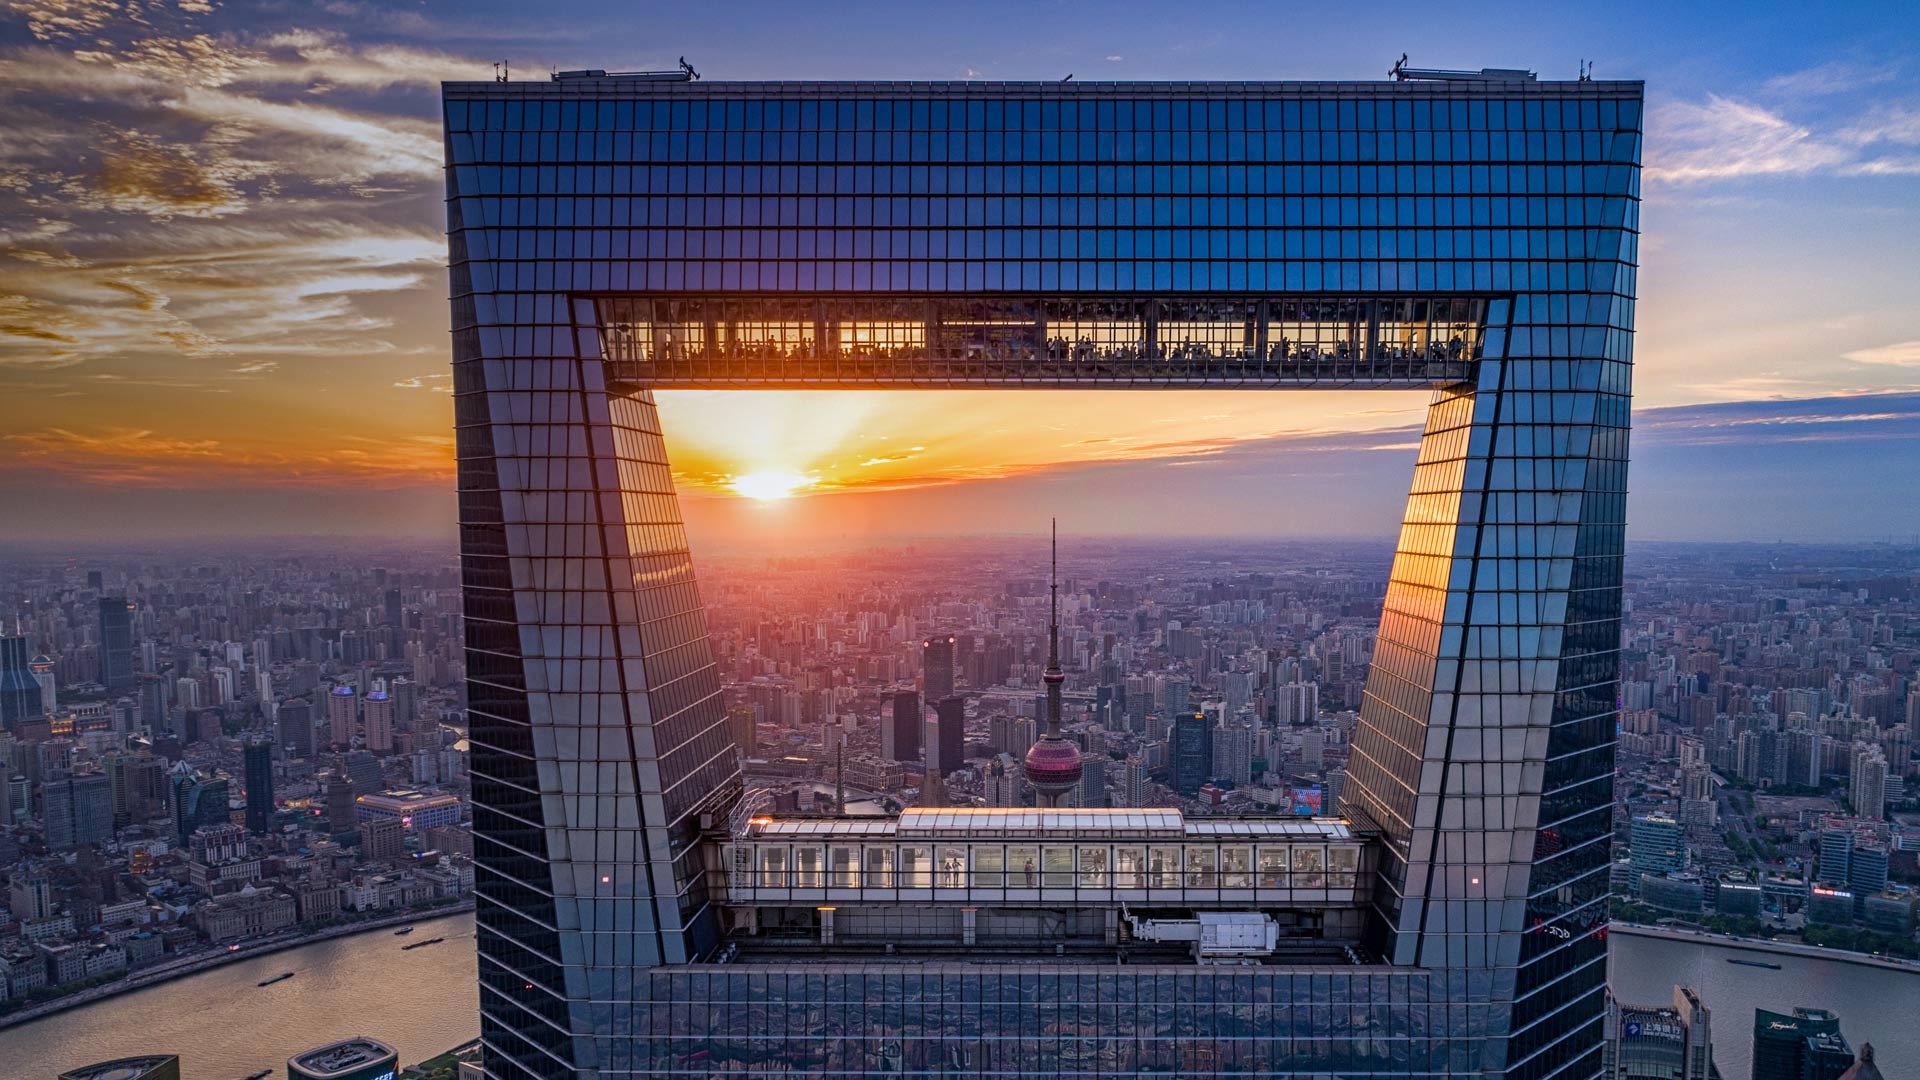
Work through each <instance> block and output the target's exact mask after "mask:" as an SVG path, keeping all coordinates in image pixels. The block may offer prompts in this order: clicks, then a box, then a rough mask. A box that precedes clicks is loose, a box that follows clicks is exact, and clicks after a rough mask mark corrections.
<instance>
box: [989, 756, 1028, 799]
mask: <svg viewBox="0 0 1920 1080" xmlns="http://www.w3.org/2000/svg"><path fill="white" fill-rule="evenodd" d="M982 794H983V795H984V796H985V797H986V802H987V805H988V806H995V807H1003V808H1004V807H1014V806H1019V805H1020V762H1019V761H1017V760H1016V759H1015V758H1014V756H1013V755H1012V754H995V755H994V756H993V760H992V761H990V762H988V763H987V775H986V783H985V785H984V787H983V790H982Z"/></svg>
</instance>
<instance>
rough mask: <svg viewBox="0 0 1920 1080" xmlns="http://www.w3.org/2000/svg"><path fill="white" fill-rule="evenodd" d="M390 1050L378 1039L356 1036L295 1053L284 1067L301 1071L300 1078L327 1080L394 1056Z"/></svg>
mask: <svg viewBox="0 0 1920 1080" xmlns="http://www.w3.org/2000/svg"><path fill="white" fill-rule="evenodd" d="M396 1056H397V1054H396V1053H395V1051H394V1049H393V1047H391V1046H388V1045H387V1044H386V1043H383V1042H381V1041H380V1040H378V1039H370V1038H368V1037H366V1036H365V1035H356V1036H354V1037H353V1038H351V1039H342V1040H341V1041H339V1042H336V1043H328V1044H327V1045H325V1046H316V1047H314V1048H313V1049H312V1050H308V1051H305V1052H303V1053H299V1054H295V1055H294V1056H293V1057H292V1058H290V1059H289V1060H288V1061H287V1064H288V1065H290V1066H292V1067H293V1068H295V1069H298V1070H300V1072H301V1073H302V1074H303V1075H306V1076H310V1077H313V1078H314V1080H326V1078H327V1077H330V1076H339V1075H341V1074H343V1073H347V1072H351V1071H352V1070H354V1069H357V1068H359V1067H361V1066H362V1065H371V1064H373V1063H374V1062H376V1061H385V1060H388V1059H391V1058H394V1057H396Z"/></svg>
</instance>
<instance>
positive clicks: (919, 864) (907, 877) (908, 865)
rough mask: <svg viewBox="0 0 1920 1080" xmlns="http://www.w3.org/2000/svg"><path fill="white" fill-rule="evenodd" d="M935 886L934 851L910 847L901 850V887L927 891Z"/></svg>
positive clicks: (914, 846) (915, 846)
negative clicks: (926, 889)
mask: <svg viewBox="0 0 1920 1080" xmlns="http://www.w3.org/2000/svg"><path fill="white" fill-rule="evenodd" d="M932 884H933V851H932V850H931V849H930V848H924V847H919V846H917V845H908V846H906V847H903V848H901V849H900V887H901V888H904V889H925V888H927V887H929V886H931V885H932Z"/></svg>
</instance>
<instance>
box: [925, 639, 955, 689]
mask: <svg viewBox="0 0 1920 1080" xmlns="http://www.w3.org/2000/svg"><path fill="white" fill-rule="evenodd" d="M953 645H954V639H953V635H952V634H935V635H934V636H933V637H930V638H928V639H927V640H925V641H923V642H921V643H920V691H921V694H922V695H923V696H924V697H925V698H926V700H928V701H944V700H946V699H947V698H950V697H952V696H953Z"/></svg>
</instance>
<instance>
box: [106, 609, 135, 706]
mask: <svg viewBox="0 0 1920 1080" xmlns="http://www.w3.org/2000/svg"><path fill="white" fill-rule="evenodd" d="M100 681H101V682H103V683H105V684H107V692H108V693H110V694H118V693H122V692H125V691H128V690H131V689H133V681H134V680H133V605H132V604H130V603H128V602H127V598H126V597H124V596H103V597H101V598H100Z"/></svg>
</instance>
